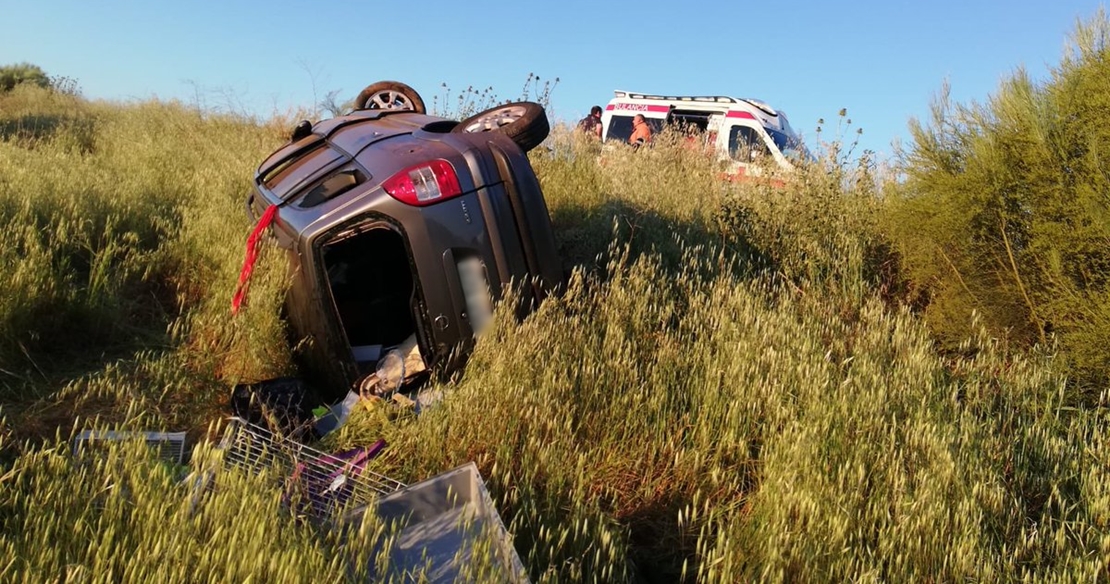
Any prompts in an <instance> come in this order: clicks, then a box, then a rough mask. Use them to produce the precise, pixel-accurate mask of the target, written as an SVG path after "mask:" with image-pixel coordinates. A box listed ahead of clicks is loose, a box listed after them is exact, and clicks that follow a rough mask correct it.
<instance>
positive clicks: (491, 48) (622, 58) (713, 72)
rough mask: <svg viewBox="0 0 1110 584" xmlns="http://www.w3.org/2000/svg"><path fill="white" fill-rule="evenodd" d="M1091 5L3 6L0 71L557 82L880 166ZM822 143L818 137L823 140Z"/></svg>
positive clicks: (111, 93) (259, 93)
mask: <svg viewBox="0 0 1110 584" xmlns="http://www.w3.org/2000/svg"><path fill="white" fill-rule="evenodd" d="M1099 6H1100V3H1099V2H1096V1H1095V0H1054V1H1051V2H1046V1H1039V2H1033V1H1031V0H1014V1H1010V2H1003V1H999V0H989V1H987V0H963V1H960V2H957V1H953V0H933V1H932V2H925V1H920V0H918V1H908V0H857V1H854V2H853V1H847V2H836V3H834V2H817V1H798V0H795V1H793V2H790V1H787V2H775V1H763V2H758V1H756V2H739V1H735V0H734V1H725V0H706V1H700V2H699V1H687V2H666V3H663V2H654V1H652V0H641V1H639V2H578V1H576V0H566V1H562V2H528V3H525V2H520V3H510V2H504V1H496V0H455V1H439V0H425V1H423V2H411V3H406V2H347V3H339V2H307V1H291V0H273V1H271V2H260V1H256V0H218V1H217V0H193V1H191V2H190V1H186V2H166V1H162V0H104V1H100V2H90V1H88V0H38V1H31V0H0V15H2V18H3V23H2V24H0V31H2V34H0V64H11V63H18V62H24V61H26V62H31V63H34V64H36V65H38V66H40V67H42V68H43V69H44V70H46V72H47V73H48V74H50V75H64V76H68V77H72V78H75V79H77V81H78V83H79V85H80V87H81V88H82V90H83V92H84V94H85V95H86V96H87V97H90V98H96V99H100V98H103V99H112V100H132V99H145V98H150V97H154V96H157V97H159V98H164V99H166V98H175V99H181V100H185V101H188V102H195V101H197V100H198V99H199V100H201V101H202V103H203V104H205V105H208V106H220V107H229V106H230V107H232V108H236V109H238V110H239V111H247V112H249V113H253V114H257V115H260V116H263V117H265V116H268V115H270V114H271V113H272V112H274V111H275V110H278V111H285V110H288V109H289V108H291V107H295V106H304V107H312V106H313V104H314V102H315V101H316V100H319V99H322V98H323V96H324V94H326V93H327V92H328V91H330V90H341V92H342V93H341V96H342V97H343V98H344V99H347V98H350V97H353V96H354V95H355V94H357V92H358V91H359V90H360V89H361V88H362V87H364V86H366V85H368V84H369V83H371V82H373V81H378V80H384V79H393V80H398V81H403V82H405V83H408V84H409V85H411V86H413V87H414V88H415V89H416V90H417V91H419V92H420V93H421V94H422V95H423V96H424V98H425V101H427V102H428V103H429V106H430V105H431V101H432V96H434V95H442V93H443V89H442V85H443V84H444V83H446V84H447V85H448V86H449V87H450V88H451V89H452V90H453V91H454V92H456V93H457V92H458V91H459V90H461V89H464V88H466V87H467V86H470V85H473V86H475V87H478V88H485V87H493V89H494V92H495V93H496V94H497V95H498V96H499V97H501V98H503V99H509V98H514V99H515V98H517V97H519V96H520V93H521V89H522V86H523V85H524V81H525V80H526V79H527V77H528V74H529V73H534V74H536V75H538V76H539V77H540V78H541V80H549V79H552V80H553V79H554V78H556V77H558V78H559V83H558V85H557V87H556V89H555V91H554V93H553V95H552V103H551V110H550V111H549V114H550V115H551V116H552V117H553V118H555V119H557V120H575V119H577V118H579V117H581V116H582V115H583V114H585V112H587V111H588V110H589V107H590V106H591V105H593V104H604V103H605V102H606V101H608V100H609V99H610V98H611V97H612V91H613V90H614V89H625V90H631V91H640V92H646V93H668V94H687V95H691V94H698V95H704V94H713V95H732V96H740V97H757V98H760V99H763V100H765V101H767V102H768V103H770V104H771V105H773V106H775V107H777V108H780V109H782V110H784V111H786V112H787V113H788V114H789V117H790V120H791V122H792V124H793V125H794V127H795V128H796V129H798V131H799V132H801V133H802V134H803V135H804V136H805V137H806V138H807V139H812V138H813V137H814V133H813V130H814V128H815V127H816V125H817V120H818V119H819V118H824V119H825V120H826V121H830V120H835V119H836V113H837V111H838V110H840V109H841V108H847V110H848V117H849V118H851V119H852V122H853V127H861V128H863V131H864V137H863V140H862V141H861V145H862V146H863V147H865V148H869V149H872V150H875V151H876V152H879V153H880V154H886V153H889V152H890V151H891V147H890V143H891V141H892V140H895V139H901V140H902V141H903V142H906V141H907V140H908V130H907V122H908V120H909V119H910V118H911V117H918V118H924V117H927V115H928V107H929V102H930V100H931V99H932V98H933V96H934V95H935V94H936V93H937V91H938V90H939V89H940V87H941V85H942V83H943V82H944V81H945V80H948V81H949V83H950V84H951V87H952V97H953V98H954V99H955V100H956V101H958V102H960V103H968V102H970V101H972V100H975V101H985V100H986V99H987V98H988V97H989V95H990V94H991V93H993V92H994V91H995V90H996V88H997V87H998V84H999V81H1000V80H1002V79H1003V78H1004V77H1006V76H1009V75H1010V74H1011V73H1012V72H1013V71H1014V70H1015V69H1016V68H1018V67H1022V66H1023V67H1025V68H1026V69H1027V70H1028V71H1029V72H1030V74H1032V75H1033V77H1034V78H1035V79H1039V80H1044V79H1046V78H1047V76H1048V73H1049V69H1050V68H1051V67H1054V66H1055V65H1056V64H1058V63H1059V61H1060V58H1061V56H1062V54H1063V47H1064V44H1065V41H1066V40H1067V38H1068V36H1069V35H1070V34H1071V32H1072V31H1073V30H1074V28H1075V25H1076V23H1077V21H1078V20H1079V19H1082V20H1089V19H1090V18H1092V17H1093V16H1094V15H1095V14H1096V12H1097V10H1098V8H1099ZM833 129H834V128H831V127H827V129H826V133H825V134H824V136H825V137H828V136H829V135H830V134H831V133H832V130H833Z"/></svg>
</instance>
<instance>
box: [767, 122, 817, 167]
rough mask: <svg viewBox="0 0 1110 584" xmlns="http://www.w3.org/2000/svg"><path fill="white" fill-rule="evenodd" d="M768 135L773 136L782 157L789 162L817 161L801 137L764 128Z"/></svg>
mask: <svg viewBox="0 0 1110 584" xmlns="http://www.w3.org/2000/svg"><path fill="white" fill-rule="evenodd" d="M764 130H767V133H768V134H770V135H771V139H772V140H774V141H775V146H778V149H779V151H780V152H782V155H783V156H785V157H786V158H787V160H798V161H803V162H813V161H814V160H816V158H814V156H813V154H811V153H810V151H809V149H808V148H806V145H805V144H803V143H802V139H801V137H800V136H797V135H793V134H786V133H783V132H780V131H778V130H772V129H771V128H764Z"/></svg>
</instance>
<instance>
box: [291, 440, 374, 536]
mask: <svg viewBox="0 0 1110 584" xmlns="http://www.w3.org/2000/svg"><path fill="white" fill-rule="evenodd" d="M385 446H386V442H385V440H384V439H379V440H378V441H377V442H375V443H374V444H373V445H371V446H370V447H369V448H352V449H349V450H344V451H342V452H339V453H337V454H329V455H326V456H323V457H320V458H319V459H317V460H312V461H309V462H297V463H296V466H295V467H294V469H293V474H292V475H291V476H290V482H289V487H288V488H287V489H286V494H285V501H286V502H287V503H289V504H290V505H291V506H294V507H298V508H300V509H301V510H302V511H304V512H306V513H309V514H311V515H315V516H317V517H323V516H325V515H327V514H328V513H329V512H331V511H335V510H337V509H339V508H341V507H343V505H345V504H346V503H347V501H349V500H350V499H351V496H352V495H355V494H356V490H357V489H358V488H359V485H358V483H357V482H355V481H352V480H350V479H353V478H355V477H358V476H359V475H360V474H362V471H363V470H365V469H366V462H367V461H369V460H370V459H371V458H374V457H375V456H377V455H378V454H379V453H380V452H381V451H382V449H383V448H385Z"/></svg>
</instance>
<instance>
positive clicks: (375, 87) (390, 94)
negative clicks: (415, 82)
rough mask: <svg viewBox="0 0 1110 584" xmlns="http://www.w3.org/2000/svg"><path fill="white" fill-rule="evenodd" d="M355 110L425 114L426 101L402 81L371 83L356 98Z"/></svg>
mask: <svg viewBox="0 0 1110 584" xmlns="http://www.w3.org/2000/svg"><path fill="white" fill-rule="evenodd" d="M355 109H360V110H361V109H371V110H372V109H388V110H407V111H414V112H416V113H418V114H422V113H425V112H426V111H427V110H426V109H425V108H424V100H423V99H421V98H420V94H419V93H417V92H416V90H415V89H413V88H411V87H409V86H408V85H405V84H404V83H401V82H400V81H379V82H377V83H371V84H370V85H367V86H366V89H363V90H362V92H361V93H359V94H358V97H356V98H355Z"/></svg>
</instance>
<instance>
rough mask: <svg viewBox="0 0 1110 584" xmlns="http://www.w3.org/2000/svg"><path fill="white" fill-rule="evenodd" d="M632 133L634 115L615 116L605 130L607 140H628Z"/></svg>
mask: <svg viewBox="0 0 1110 584" xmlns="http://www.w3.org/2000/svg"><path fill="white" fill-rule="evenodd" d="M631 135H632V116H613V117H612V118H610V120H609V129H608V131H606V132H605V139H606V140H617V141H619V142H627V141H628V138H629V136H631Z"/></svg>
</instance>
